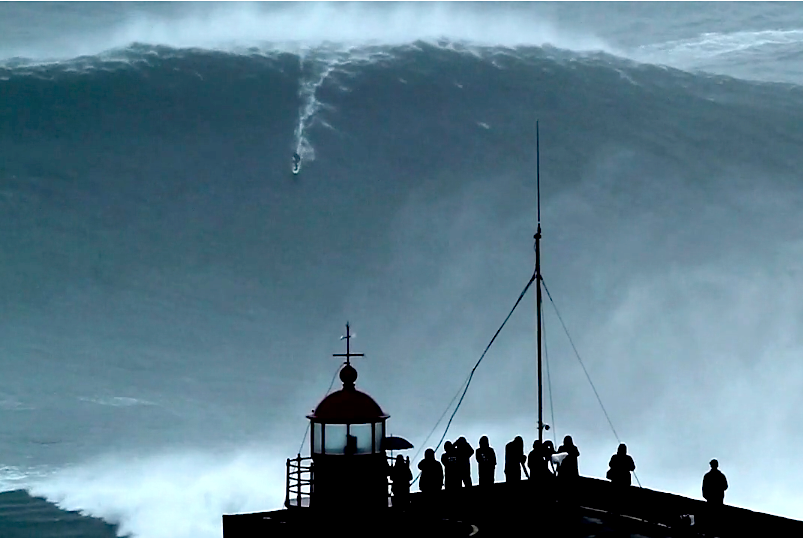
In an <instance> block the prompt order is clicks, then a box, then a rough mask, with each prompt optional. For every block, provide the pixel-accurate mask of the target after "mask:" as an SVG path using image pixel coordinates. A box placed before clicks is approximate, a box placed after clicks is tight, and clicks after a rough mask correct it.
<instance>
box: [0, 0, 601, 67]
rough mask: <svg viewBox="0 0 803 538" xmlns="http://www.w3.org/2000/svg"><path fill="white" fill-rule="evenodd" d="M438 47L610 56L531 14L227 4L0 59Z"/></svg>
mask: <svg viewBox="0 0 803 538" xmlns="http://www.w3.org/2000/svg"><path fill="white" fill-rule="evenodd" d="M439 40H448V41H457V42H464V43H469V44H472V45H474V46H481V47H487V46H508V47H517V46H543V45H552V46H555V47H557V48H562V49H567V50H575V51H589V50H595V51H597V50H605V51H611V50H612V49H611V47H610V46H608V44H607V43H606V42H605V41H604V40H602V39H600V38H598V37H596V36H594V35H588V34H585V33H578V32H573V31H571V30H569V29H567V28H563V27H560V26H558V25H557V24H555V23H553V22H551V21H550V20H548V19H547V18H545V17H543V16H540V15H539V14H537V13H535V12H533V11H529V12H522V11H521V10H513V9H502V8H499V9H489V8H487V7H486V8H477V7H476V6H471V7H466V6H456V5H450V4H445V5H442V4H424V5H417V4H416V5H396V6H392V7H390V6H381V7H377V6H370V5H362V4H352V5H349V4H346V5H343V4H338V5H332V4H329V3H323V4H315V3H312V4H294V5H290V6H254V5H240V4H237V5H234V4H227V5H225V6H222V7H215V8H211V9H194V10H188V11H187V13H185V14H182V15H178V16H173V17H170V16H157V15H155V14H149V13H143V12H132V13H130V14H129V15H128V16H127V17H125V18H124V19H123V20H122V21H121V22H118V23H117V24H115V25H112V26H111V27H109V28H106V29H102V30H99V31H95V32H81V33H77V32H76V33H75V34H73V35H70V34H67V35H61V36H54V37H53V38H52V39H51V40H49V41H48V40H47V38H40V41H39V42H38V43H35V44H29V43H26V44H24V45H23V44H20V45H17V46H13V45H12V46H7V47H5V50H0V58H4V59H6V60H8V59H9V58H22V59H25V60H28V61H59V60H67V59H72V58H77V57H81V56H95V55H98V54H102V53H104V52H106V51H110V50H115V49H123V48H126V47H129V46H130V45H131V44H132V43H146V44H150V45H165V46H168V47H173V48H177V49H187V48H200V49H210V50H222V51H232V52H236V51H241V50H242V49H243V48H249V47H259V48H265V49H268V50H273V51H281V52H291V53H300V52H303V51H307V50H310V49H315V48H319V47H322V46H327V45H329V46H331V45H332V44H336V45H338V46H341V47H351V46H355V45H378V46H386V45H391V46H393V45H404V44H410V43H414V42H416V41H424V42H427V43H434V42H437V41H439Z"/></svg>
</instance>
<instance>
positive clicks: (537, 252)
mask: <svg viewBox="0 0 803 538" xmlns="http://www.w3.org/2000/svg"><path fill="white" fill-rule="evenodd" d="M535 185H536V196H537V204H538V228H537V230H536V232H535V280H536V282H535V285H536V288H535V297H536V299H535V309H536V315H535V317H536V323H537V324H538V327H537V328H536V335H537V336H536V340H537V346H538V442H539V443H541V442H543V440H544V427H545V426H544V403H543V395H542V388H541V387H542V377H541V301H542V297H541V148H540V140H539V133H538V120H536V122H535Z"/></svg>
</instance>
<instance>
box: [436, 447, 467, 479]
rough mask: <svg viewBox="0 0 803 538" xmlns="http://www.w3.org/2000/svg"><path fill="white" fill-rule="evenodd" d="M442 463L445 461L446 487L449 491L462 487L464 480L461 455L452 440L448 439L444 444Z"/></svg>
mask: <svg viewBox="0 0 803 538" xmlns="http://www.w3.org/2000/svg"><path fill="white" fill-rule="evenodd" d="M441 463H443V477H444V486H445V489H446V490H447V491H453V490H455V489H457V488H459V487H461V486H462V485H463V481H462V480H461V478H462V477H461V476H460V456H459V455H458V453H457V449H455V447H454V445H452V442H451V441H446V443H444V445H443V455H442V456H441Z"/></svg>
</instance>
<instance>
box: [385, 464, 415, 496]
mask: <svg viewBox="0 0 803 538" xmlns="http://www.w3.org/2000/svg"><path fill="white" fill-rule="evenodd" d="M412 479H413V474H412V473H411V472H410V461H409V460H407V461H405V459H404V457H403V456H402V455H401V454H399V455H398V456H396V463H395V464H394V465H393V468H392V469H391V470H390V480H391V481H392V485H391V486H390V489H391V491H392V492H393V506H405V505H407V503H408V502H409V499H410V481H411V480H412Z"/></svg>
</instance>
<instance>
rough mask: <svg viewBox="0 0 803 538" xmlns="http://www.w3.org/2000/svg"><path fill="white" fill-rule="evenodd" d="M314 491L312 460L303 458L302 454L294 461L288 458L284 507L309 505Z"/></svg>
mask: <svg viewBox="0 0 803 538" xmlns="http://www.w3.org/2000/svg"><path fill="white" fill-rule="evenodd" d="M312 490H313V467H312V458H311V457H306V458H302V457H301V454H299V455H298V456H296V457H295V458H293V459H290V458H288V459H287V480H286V483H285V499H284V506H285V507H286V508H290V507H302V506H304V505H308V504H309V499H310V496H311V495H312Z"/></svg>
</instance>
